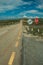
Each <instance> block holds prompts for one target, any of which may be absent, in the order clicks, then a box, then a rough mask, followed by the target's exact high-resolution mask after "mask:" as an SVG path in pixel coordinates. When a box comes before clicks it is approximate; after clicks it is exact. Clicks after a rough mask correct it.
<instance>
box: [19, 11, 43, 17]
mask: <svg viewBox="0 0 43 65" xmlns="http://www.w3.org/2000/svg"><path fill="white" fill-rule="evenodd" d="M27 13H28V14H29V13H30V14H33V15H34V14H38V15H43V12H39V11H38V10H29V11H23V12H20V13H19V14H18V15H19V16H24V15H26V14H27Z"/></svg>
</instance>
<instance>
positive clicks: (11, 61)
mask: <svg viewBox="0 0 43 65" xmlns="http://www.w3.org/2000/svg"><path fill="white" fill-rule="evenodd" d="M15 55H16V52H12V54H11V57H10V60H9V62H8V65H12V64H13V61H14V59H15Z"/></svg>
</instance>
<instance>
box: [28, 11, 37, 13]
mask: <svg viewBox="0 0 43 65" xmlns="http://www.w3.org/2000/svg"><path fill="white" fill-rule="evenodd" d="M36 12H38V11H37V10H29V11H27V13H36Z"/></svg>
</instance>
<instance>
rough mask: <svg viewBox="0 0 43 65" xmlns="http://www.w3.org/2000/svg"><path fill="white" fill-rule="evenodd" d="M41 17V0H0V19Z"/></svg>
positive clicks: (42, 1) (42, 2)
mask: <svg viewBox="0 0 43 65" xmlns="http://www.w3.org/2000/svg"><path fill="white" fill-rule="evenodd" d="M36 16H37V17H43V0H0V19H15V18H22V17H36Z"/></svg>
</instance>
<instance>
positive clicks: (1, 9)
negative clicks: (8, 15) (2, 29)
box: [0, 0, 32, 13]
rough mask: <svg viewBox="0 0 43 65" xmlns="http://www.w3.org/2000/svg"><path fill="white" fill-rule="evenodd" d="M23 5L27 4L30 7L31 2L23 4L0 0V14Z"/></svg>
mask: <svg viewBox="0 0 43 65" xmlns="http://www.w3.org/2000/svg"><path fill="white" fill-rule="evenodd" d="M23 4H28V5H31V4H32V1H30V2H23V1H22V0H0V6H1V7H0V13H1V12H4V11H7V10H12V9H14V8H17V6H20V5H23Z"/></svg>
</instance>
